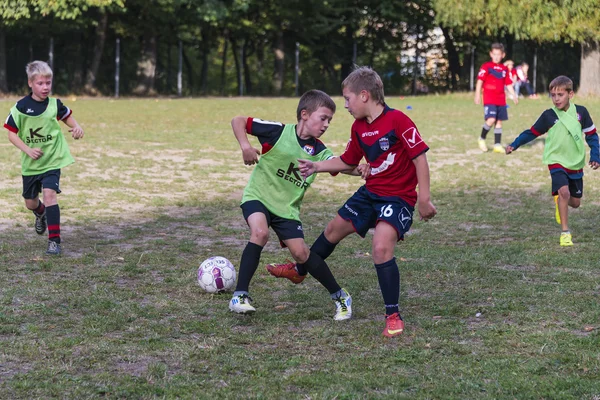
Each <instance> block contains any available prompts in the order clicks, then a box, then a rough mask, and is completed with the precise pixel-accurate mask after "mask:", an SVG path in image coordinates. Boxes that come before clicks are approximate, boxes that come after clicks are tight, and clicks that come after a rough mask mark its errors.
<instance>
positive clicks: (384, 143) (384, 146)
mask: <svg viewBox="0 0 600 400" xmlns="http://www.w3.org/2000/svg"><path fill="white" fill-rule="evenodd" d="M379 147H380V148H381V150H383V151H387V150H389V149H390V139H388V138H386V137H382V138H381V139H379Z"/></svg>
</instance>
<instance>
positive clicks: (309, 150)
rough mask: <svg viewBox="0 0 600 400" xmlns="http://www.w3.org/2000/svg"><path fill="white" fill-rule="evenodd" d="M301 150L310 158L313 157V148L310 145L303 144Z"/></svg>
mask: <svg viewBox="0 0 600 400" xmlns="http://www.w3.org/2000/svg"><path fill="white" fill-rule="evenodd" d="M303 149H304V151H305V152H306V153H307V154H309V155H311V156H314V155H315V146H311V145H310V144H305V145H304V147H303Z"/></svg>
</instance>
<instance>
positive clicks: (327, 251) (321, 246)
mask: <svg viewBox="0 0 600 400" xmlns="http://www.w3.org/2000/svg"><path fill="white" fill-rule="evenodd" d="M335 246H337V243H335V244H333V243H331V242H330V241H329V240H327V238H325V232H323V233H321V236H319V237H318V238H317V240H315V242H314V243H313V245H312V246H311V247H310V251H311V252H314V253H315V254H317V255H318V256H320V257H321V258H322V259H323V260H325V259H327V257H329V256H330V255H331V253H333V250H335ZM296 270H298V274H299V275H302V276H304V275H306V274H307V273H308V271H306V268H305V267H304V265H302V264H296Z"/></svg>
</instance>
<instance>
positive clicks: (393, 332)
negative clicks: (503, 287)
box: [383, 313, 404, 337]
mask: <svg viewBox="0 0 600 400" xmlns="http://www.w3.org/2000/svg"><path fill="white" fill-rule="evenodd" d="M402 332H404V321H402V320H401V319H400V314H398V313H394V314H392V315H387V316H386V317H385V329H384V330H383V336H386V337H394V336H398V335H400V334H402Z"/></svg>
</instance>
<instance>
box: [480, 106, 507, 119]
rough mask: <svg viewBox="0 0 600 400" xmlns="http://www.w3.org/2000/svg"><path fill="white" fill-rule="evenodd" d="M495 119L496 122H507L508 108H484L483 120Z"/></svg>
mask: <svg viewBox="0 0 600 400" xmlns="http://www.w3.org/2000/svg"><path fill="white" fill-rule="evenodd" d="M490 118H495V119H496V121H506V120H507V119H508V107H507V106H496V105H493V104H485V105H484V106H483V119H485V120H486V121H487V120H488V119H490Z"/></svg>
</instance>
